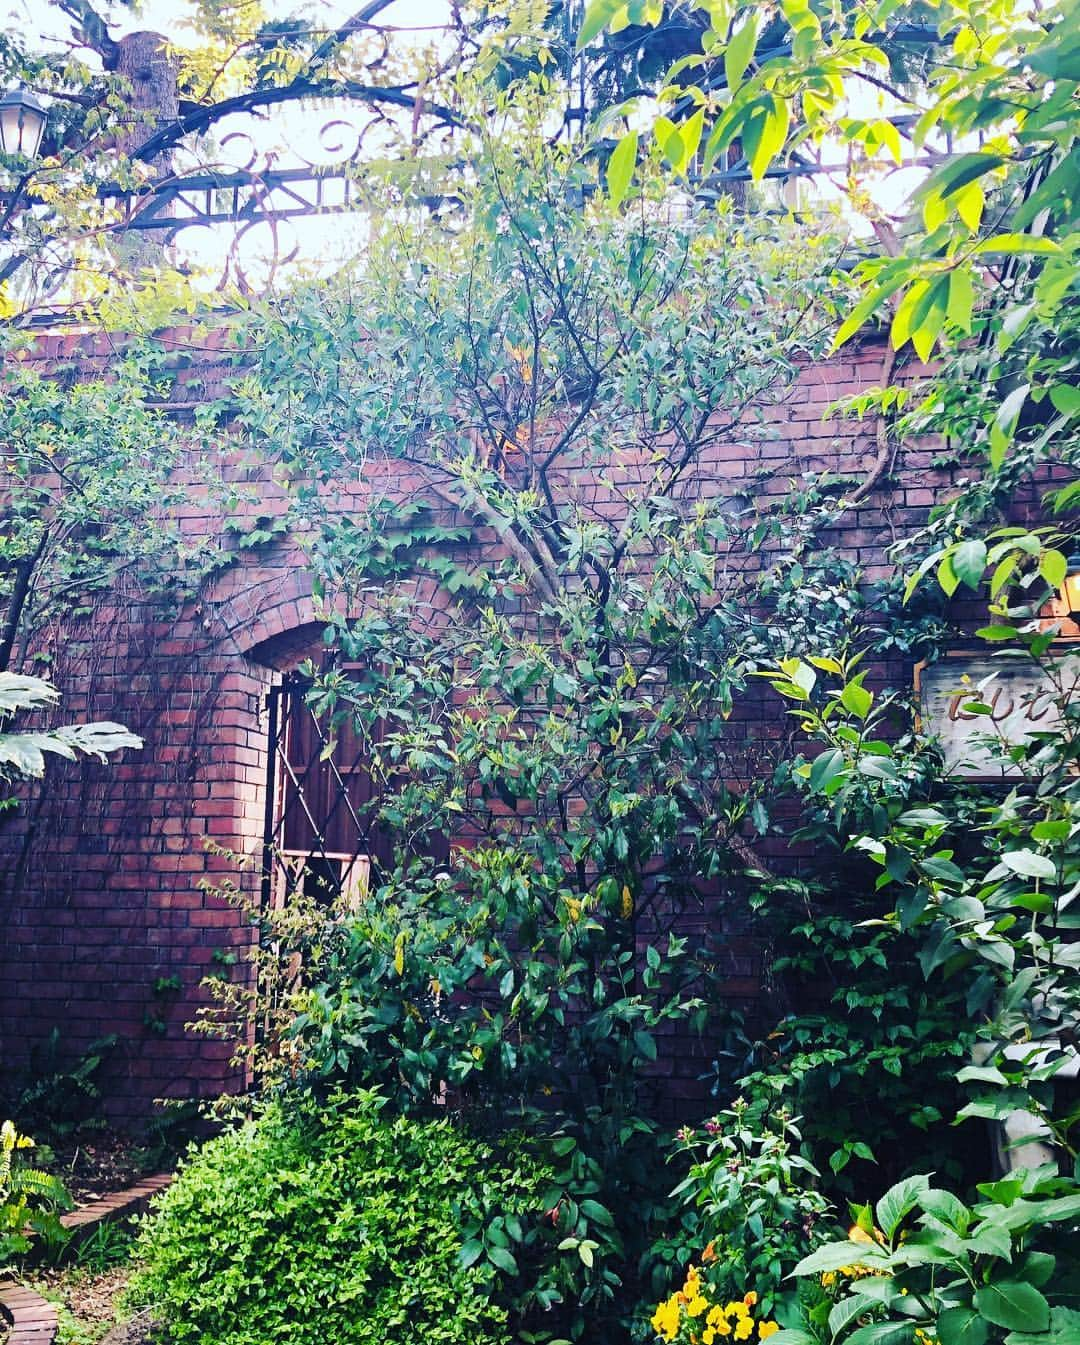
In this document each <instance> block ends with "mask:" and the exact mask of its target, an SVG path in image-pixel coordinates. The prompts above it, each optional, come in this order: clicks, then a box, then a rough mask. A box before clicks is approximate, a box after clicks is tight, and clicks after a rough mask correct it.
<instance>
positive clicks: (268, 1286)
mask: <svg viewBox="0 0 1080 1345" xmlns="http://www.w3.org/2000/svg"><path fill="white" fill-rule="evenodd" d="M382 1108H383V1099H382V1098H380V1097H379V1096H378V1094H377V1093H374V1092H372V1091H366V1092H360V1093H356V1094H353V1095H350V1096H340V1095H339V1096H337V1097H335V1098H334V1099H332V1100H331V1102H330V1103H328V1104H324V1105H319V1104H316V1103H315V1102H314V1101H306V1102H300V1103H297V1104H296V1105H295V1106H289V1107H287V1108H286V1107H285V1106H283V1105H282V1104H281V1103H280V1102H275V1103H271V1104H269V1105H268V1106H267V1108H266V1109H265V1111H263V1112H262V1114H261V1115H260V1116H259V1117H258V1118H257V1119H256V1120H253V1121H248V1122H246V1123H245V1124H243V1125H242V1126H240V1127H239V1128H237V1129H235V1130H230V1131H228V1132H227V1133H224V1134H222V1135H220V1136H218V1137H216V1138H215V1139H213V1140H211V1141H209V1142H208V1143H207V1144H205V1145H204V1146H203V1147H202V1148H201V1149H193V1150H192V1151H191V1153H190V1154H189V1156H188V1158H187V1160H186V1161H185V1163H184V1164H183V1166H182V1169H181V1171H180V1175H179V1177H178V1178H177V1181H176V1182H175V1183H174V1185H173V1186H172V1187H171V1188H170V1189H169V1190H168V1191H166V1192H165V1193H164V1194H163V1195H162V1196H161V1197H160V1198H159V1200H158V1202H157V1205H156V1208H155V1210H154V1212H153V1214H152V1215H151V1216H149V1217H148V1219H147V1221H146V1222H145V1223H144V1226H143V1228H142V1231H141V1234H140V1239H139V1244H138V1254H139V1256H141V1257H142V1258H143V1260H144V1265H143V1268H142V1269H141V1270H140V1272H139V1274H138V1275H137V1277H136V1279H135V1280H134V1282H133V1284H132V1287H131V1290H130V1297H131V1300H132V1302H139V1303H146V1304H148V1305H149V1306H150V1307H151V1308H152V1309H153V1311H154V1312H155V1314H156V1315H157V1316H158V1317H159V1318H160V1319H162V1320H163V1321H164V1323H165V1324H166V1325H167V1329H168V1332H169V1336H170V1340H171V1341H173V1342H175V1345H184V1342H200V1345H266V1343H267V1342H270V1341H289V1342H290V1345H305V1343H306V1342H310V1345H323V1343H324V1342H327V1341H333V1342H334V1345H361V1342H364V1343H365V1345H366V1343H367V1342H373V1343H374V1342H379V1345H382V1343H383V1342H387V1341H394V1342H400V1343H401V1345H406V1342H412V1341H417V1342H419V1341H424V1342H425V1345H437V1343H438V1342H446V1345H460V1343H461V1342H463V1341H469V1342H471V1343H472V1345H489V1343H490V1345H495V1343H496V1342H508V1341H510V1340H511V1339H517V1338H518V1337H516V1336H514V1335H513V1334H512V1333H511V1330H510V1328H509V1326H508V1313H507V1309H506V1307H505V1306H504V1305H503V1302H501V1301H500V1293H499V1292H498V1291H499V1290H500V1289H501V1288H503V1287H504V1286H506V1285H509V1283H510V1280H509V1279H506V1280H502V1279H501V1275H500V1270H499V1269H497V1268H496V1267H497V1266H498V1267H501V1268H502V1269H505V1270H507V1271H513V1270H516V1269H517V1266H516V1262H515V1261H514V1258H513V1256H512V1254H511V1253H510V1252H508V1251H507V1250H506V1247H507V1244H508V1243H509V1241H510V1235H508V1234H507V1233H506V1232H505V1231H504V1230H506V1229H507V1227H509V1229H510V1230H511V1232H514V1231H517V1232H520V1231H521V1230H522V1226H523V1225H527V1224H529V1223H538V1222H539V1221H540V1218H541V1217H542V1213H543V1205H542V1201H541V1195H542V1188H543V1182H544V1176H545V1174H544V1172H543V1170H542V1167H541V1166H540V1165H538V1164H536V1163H531V1162H529V1160H528V1159H527V1158H525V1157H524V1156H523V1155H522V1154H521V1153H515V1152H514V1151H512V1150H507V1149H503V1150H501V1151H500V1153H499V1154H496V1153H495V1152H494V1151H493V1149H492V1148H491V1147H490V1146H488V1145H487V1144H485V1143H482V1142H480V1141H479V1140H477V1139H475V1138H473V1137H472V1136H470V1135H469V1134H468V1133H467V1132H465V1131H464V1130H462V1129H460V1128H459V1127H457V1126H455V1125H454V1124H453V1123H452V1122H450V1121H449V1120H426V1121H425V1120H415V1119H409V1118H405V1117H394V1118H389V1117H384V1116H383V1114H382ZM470 1225H473V1226H476V1225H479V1226H480V1227H481V1228H482V1229H483V1230H485V1233H484V1234H483V1235H482V1246H483V1247H487V1248H488V1249H489V1254H487V1255H479V1254H478V1255H476V1257H475V1259H472V1257H471V1256H470V1254H469V1253H465V1254H464V1255H463V1245H464V1241H465V1238H464V1234H463V1232H462V1229H463V1228H465V1227H468V1226H470ZM500 1242H501V1243H502V1244H503V1245H502V1246H501V1247H500V1246H499V1244H500ZM466 1262H469V1264H466ZM503 1301H505V1296H503Z"/></svg>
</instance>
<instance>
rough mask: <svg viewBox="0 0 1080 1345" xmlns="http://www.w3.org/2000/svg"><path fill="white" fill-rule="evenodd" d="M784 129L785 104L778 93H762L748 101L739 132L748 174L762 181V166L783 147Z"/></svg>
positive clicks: (786, 115) (757, 180)
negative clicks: (748, 169) (747, 165)
mask: <svg viewBox="0 0 1080 1345" xmlns="http://www.w3.org/2000/svg"><path fill="white" fill-rule="evenodd" d="M787 129H788V107H787V103H785V102H784V100H783V99H782V98H781V97H780V96H779V94H775V93H770V94H765V95H763V96H762V97H760V98H755V99H754V101H753V102H752V103H750V104H749V105H748V107H747V112H746V116H745V117H744V119H743V122H742V125H741V127H740V134H741V136H742V142H743V151H744V153H745V154H746V158H747V161H748V163H749V164H750V176H751V177H752V178H753V179H754V181H755V182H760V181H761V179H762V178H763V177H764V176H765V170H766V169H767V168H768V167H769V165H770V164H771V163H772V161H773V159H774V158H775V157H776V155H777V154H778V153H779V151H780V150H781V149H782V148H783V145H784V141H785V139H786V138H787Z"/></svg>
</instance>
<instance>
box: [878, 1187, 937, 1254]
mask: <svg viewBox="0 0 1080 1345" xmlns="http://www.w3.org/2000/svg"><path fill="white" fill-rule="evenodd" d="M929 1185H930V1179H929V1178H928V1177H924V1176H923V1175H922V1174H921V1173H920V1174H917V1175H916V1176H914V1177H905V1178H904V1180H903V1181H902V1182H897V1183H896V1185H895V1186H890V1187H889V1189H888V1190H887V1191H886V1192H885V1194H884V1195H883V1196H882V1197H881V1199H880V1200H879V1201H878V1202H877V1204H876V1205H875V1206H874V1213H875V1214H876V1215H877V1223H878V1227H879V1228H880V1229H881V1231H882V1232H883V1233H884V1234H885V1236H886V1237H887V1238H890V1239H891V1238H893V1237H894V1236H895V1234H896V1231H897V1229H898V1228H899V1227H900V1225H901V1223H903V1221H904V1218H905V1216H906V1215H907V1214H909V1213H910V1212H911V1210H913V1209H914V1208H915V1206H916V1205H917V1204H918V1203H919V1197H920V1196H921V1195H922V1194H923V1192H924V1191H925V1190H926V1189H927V1188H928V1187H929Z"/></svg>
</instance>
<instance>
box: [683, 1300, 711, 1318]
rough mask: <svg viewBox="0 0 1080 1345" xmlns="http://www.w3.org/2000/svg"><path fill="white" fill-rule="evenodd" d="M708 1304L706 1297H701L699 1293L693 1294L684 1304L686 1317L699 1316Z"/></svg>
mask: <svg viewBox="0 0 1080 1345" xmlns="http://www.w3.org/2000/svg"><path fill="white" fill-rule="evenodd" d="M708 1306H709V1301H708V1299H705V1298H702V1296H701V1295H700V1294H694V1296H693V1297H692V1298H691V1299H690V1302H689V1303H687V1305H686V1315H687V1317H700V1316H701V1314H702V1313H703V1312H704V1311H705V1309H706V1308H707V1307H708Z"/></svg>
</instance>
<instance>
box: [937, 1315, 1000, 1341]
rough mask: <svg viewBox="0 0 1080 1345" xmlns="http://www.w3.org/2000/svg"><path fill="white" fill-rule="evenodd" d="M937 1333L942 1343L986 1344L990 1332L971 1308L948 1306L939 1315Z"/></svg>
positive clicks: (983, 1321)
mask: <svg viewBox="0 0 1080 1345" xmlns="http://www.w3.org/2000/svg"><path fill="white" fill-rule="evenodd" d="M935 1334H936V1335H937V1338H938V1340H939V1342H940V1345H985V1341H986V1339H987V1337H988V1336H989V1334H990V1332H989V1330H988V1329H987V1325H986V1322H985V1320H984V1319H983V1318H982V1317H981V1316H980V1315H979V1314H978V1313H977V1312H972V1310H971V1309H970V1308H946V1309H945V1311H944V1312H942V1313H940V1314H939V1316H938V1319H937V1330H936V1332H935Z"/></svg>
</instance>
